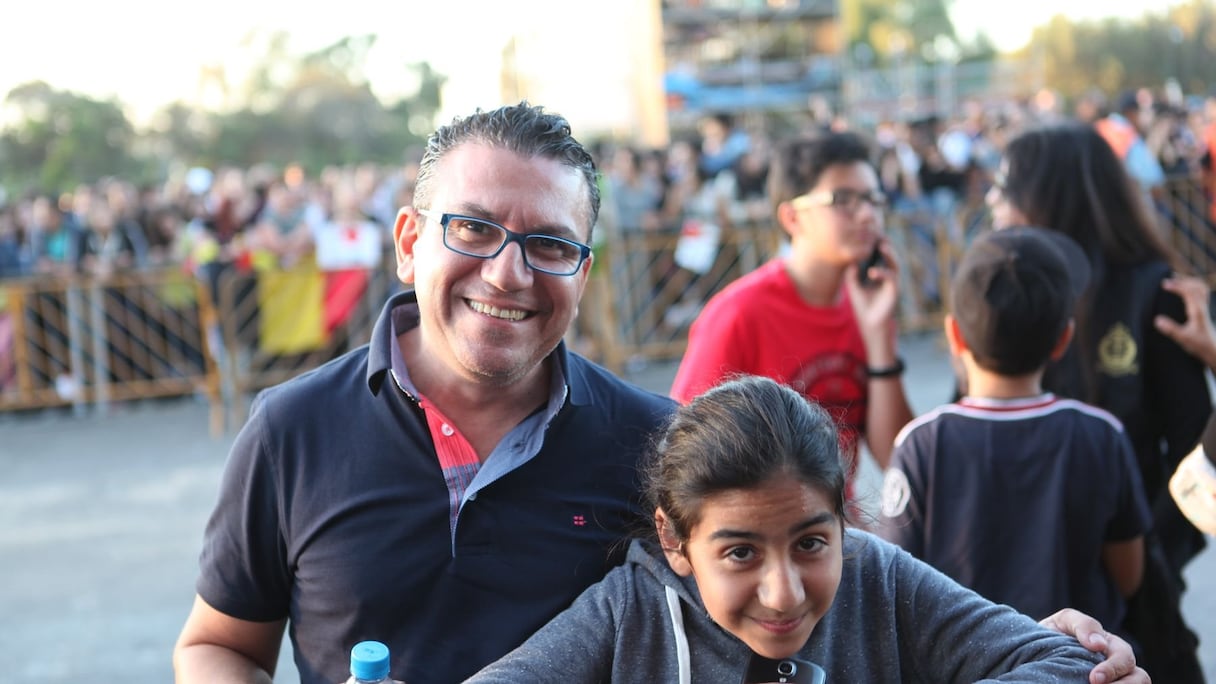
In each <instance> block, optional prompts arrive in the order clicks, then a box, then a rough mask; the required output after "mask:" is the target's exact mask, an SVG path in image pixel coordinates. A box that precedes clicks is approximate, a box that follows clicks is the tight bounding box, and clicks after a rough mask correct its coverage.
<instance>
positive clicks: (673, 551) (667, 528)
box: [654, 508, 692, 577]
mask: <svg viewBox="0 0 1216 684" xmlns="http://www.w3.org/2000/svg"><path fill="white" fill-rule="evenodd" d="M654 528H655V530H657V531H658V533H659V546H661V547H663V555H664V556H666V557H667V564H668V565H670V566H671V569H672V570H674V571H675V573H676V574H677V575H679V576H681V577H688V576H689V575H691V574H692V564H691V563H689V562H688V557H687V556H685V555H684V543H683V542H681V541H680V540H679V539H677V538H676V534H675V531H674V529H673V528H672V526H671V521H670V520H668V519H667V514H666V513H664V512H663V509H662V508H656V509H654Z"/></svg>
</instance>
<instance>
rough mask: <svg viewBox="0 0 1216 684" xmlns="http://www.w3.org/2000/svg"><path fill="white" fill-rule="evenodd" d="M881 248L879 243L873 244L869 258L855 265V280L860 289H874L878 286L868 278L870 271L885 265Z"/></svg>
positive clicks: (885, 261) (876, 282)
mask: <svg viewBox="0 0 1216 684" xmlns="http://www.w3.org/2000/svg"><path fill="white" fill-rule="evenodd" d="M881 246H882V243H881V242H875V243H874V249H873V250H872V251H871V252H870V256H868V257H866V258H865V259H862V260H861V263H859V264H857V280H858V282H860V283H861V286H862V287H874V286H875V285H877V284H878V281H876V280H874V279H873V278H871V277H870V269H871V268H874V267H875V266H885V265H886V264H887V260H886V259H885V258H883V255H882V249H881Z"/></svg>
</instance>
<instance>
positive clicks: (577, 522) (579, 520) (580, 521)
mask: <svg viewBox="0 0 1216 684" xmlns="http://www.w3.org/2000/svg"><path fill="white" fill-rule="evenodd" d="M573 522H574V526H575V527H582V526H583V525H586V524H587V519H586V518H584V517H583V516H581V515H576V516H574V520H573Z"/></svg>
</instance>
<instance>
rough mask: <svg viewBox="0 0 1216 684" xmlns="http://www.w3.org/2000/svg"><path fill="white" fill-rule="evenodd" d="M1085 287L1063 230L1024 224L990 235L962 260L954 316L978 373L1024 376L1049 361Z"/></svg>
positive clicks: (1083, 271) (1079, 259)
mask: <svg viewBox="0 0 1216 684" xmlns="http://www.w3.org/2000/svg"><path fill="white" fill-rule="evenodd" d="M1088 284H1089V262H1088V260H1087V259H1086V258H1085V254H1084V252H1082V251H1081V248H1080V247H1079V246H1077V244H1076V243H1075V242H1073V241H1072V239H1071V238H1069V237H1068V236H1066V235H1064V234H1063V233H1060V232H1057V231H1052V230H1047V229H1045V228H1034V227H1028V226H1022V227H1014V228H1006V229H1004V230H995V231H990V232H988V233H985V234H984V235H982V236H980V237H979V238H977V239H976V240H975V242H973V243H972V244H971V246H970V247H969V248H968V249H967V251H966V253H965V254H964V255H963V259H962V261H961V262H960V263H959V266H958V270H957V271H956V272H955V274H954V279H953V282H952V283H951V302H952V309H953V311H952V314H953V316H954V319H955V321H957V323H958V328H959V332H960V333H961V334H962V337H963V341H964V342H966V344H967V348H968V349H969V350H970V351H971V355H972V356H973V357H974V358H975V362H976V364H977V365H979V367H980V368H983V369H985V370H987V371H990V372H993V373H997V374H999V375H1006V376H1019V375H1027V374H1029V373H1033V372H1035V371H1037V370H1039V369H1041V368H1043V367H1045V366H1046V365H1047V363H1048V362H1049V361H1050V360H1051V352H1052V350H1053V349H1055V346H1056V343H1057V342H1058V341H1059V340H1060V336H1061V335H1062V334H1064V331H1065V330H1066V329H1067V327H1068V322H1069V320H1071V319H1072V316H1073V309H1074V307H1075V306H1076V302H1077V298H1078V297H1080V295H1081V293H1082V292H1083V291H1084V290H1085V287H1086V286H1087V285H1088Z"/></svg>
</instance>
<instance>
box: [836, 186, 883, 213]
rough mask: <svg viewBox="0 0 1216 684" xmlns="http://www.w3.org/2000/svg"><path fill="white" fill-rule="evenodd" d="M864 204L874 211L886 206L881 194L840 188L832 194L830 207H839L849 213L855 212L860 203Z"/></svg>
mask: <svg viewBox="0 0 1216 684" xmlns="http://www.w3.org/2000/svg"><path fill="white" fill-rule="evenodd" d="M862 202H865V203H867V204H869V205H870V206H872V207H874V208H875V209H882V208H884V207H886V206H887V198H886V196H885V195H883V194H882V193H881V192H859V191H857V190H850V189H847V188H842V189H840V190H835V191H833V192H832V206H835V207H841V208H843V209H847V210H849V211H857V209H859V208H860V207H861V203H862Z"/></svg>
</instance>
